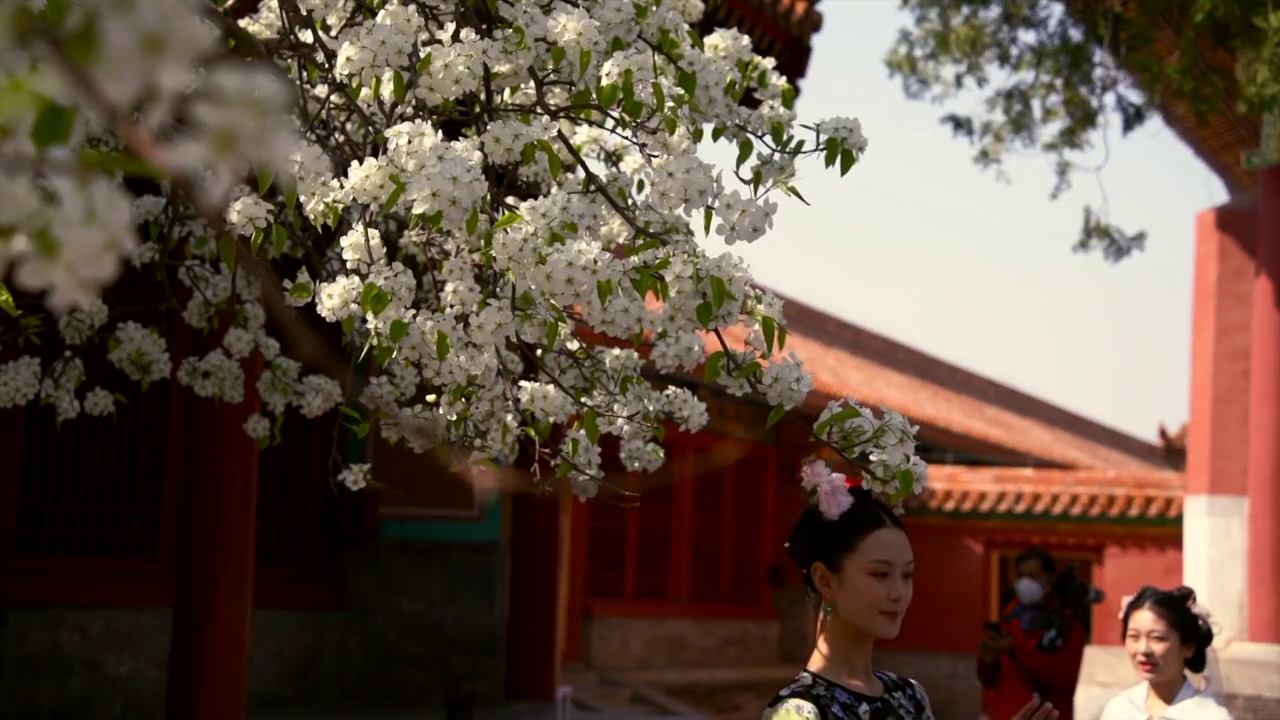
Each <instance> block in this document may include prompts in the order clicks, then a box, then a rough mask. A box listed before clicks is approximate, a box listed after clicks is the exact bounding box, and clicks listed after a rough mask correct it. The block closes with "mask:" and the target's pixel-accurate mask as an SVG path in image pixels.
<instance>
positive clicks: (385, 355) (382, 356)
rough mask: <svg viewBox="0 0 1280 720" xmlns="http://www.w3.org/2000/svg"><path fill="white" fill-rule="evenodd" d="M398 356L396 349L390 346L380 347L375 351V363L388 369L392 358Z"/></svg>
mask: <svg viewBox="0 0 1280 720" xmlns="http://www.w3.org/2000/svg"><path fill="white" fill-rule="evenodd" d="M395 354H396V349H395V348H394V347H392V346H390V345H379V346H378V347H377V348H375V349H374V351H373V361H374V362H376V363H378V367H386V366H387V363H388V362H390V360H391V358H392V357H394V356H395Z"/></svg>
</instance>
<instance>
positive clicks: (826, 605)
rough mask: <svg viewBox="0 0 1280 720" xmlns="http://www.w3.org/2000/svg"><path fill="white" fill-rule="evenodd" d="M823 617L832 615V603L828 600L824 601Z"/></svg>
mask: <svg viewBox="0 0 1280 720" xmlns="http://www.w3.org/2000/svg"><path fill="white" fill-rule="evenodd" d="M822 617H824V618H827V617H831V603H829V602H827V601H826V600H823V601H822Z"/></svg>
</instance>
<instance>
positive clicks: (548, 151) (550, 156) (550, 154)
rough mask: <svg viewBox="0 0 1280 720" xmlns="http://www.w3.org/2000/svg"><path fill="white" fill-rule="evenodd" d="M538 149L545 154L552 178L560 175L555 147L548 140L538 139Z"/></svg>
mask: <svg viewBox="0 0 1280 720" xmlns="http://www.w3.org/2000/svg"><path fill="white" fill-rule="evenodd" d="M538 149H539V150H541V151H542V154H543V155H546V156H547V169H548V170H550V171H551V177H552V178H558V177H560V156H559V155H557V154H556V149H555V147H554V146H553V145H552V144H551V141H549V140H545V139H544V140H539V141H538Z"/></svg>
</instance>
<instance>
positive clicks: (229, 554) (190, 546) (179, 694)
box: [166, 363, 258, 720]
mask: <svg viewBox="0 0 1280 720" xmlns="http://www.w3.org/2000/svg"><path fill="white" fill-rule="evenodd" d="M246 364H247V365H249V366H250V367H249V368H247V375H248V376H250V377H256V376H257V374H258V372H257V369H256V368H253V367H252V366H253V363H246ZM175 391H176V392H181V393H182V394H183V396H184V398H185V400H186V402H183V403H182V405H183V406H185V408H186V412H185V413H183V416H182V417H181V418H180V419H179V430H178V434H177V437H181V438H183V439H184V445H185V455H186V457H185V458H184V461H183V462H181V463H177V464H178V465H180V466H182V476H181V478H180V480H179V481H178V483H177V485H178V487H179V488H180V492H181V500H180V502H181V509H180V517H181V518H182V524H181V525H180V527H179V530H178V536H179V537H178V540H179V551H178V567H177V573H176V575H177V577H176V582H175V595H174V604H173V640H172V646H171V648H170V650H169V688H168V708H167V714H166V717H167V718H168V719H169V720H235V719H236V718H243V717H244V716H245V701H246V696H247V692H248V683H249V628H250V623H251V618H252V614H253V572H254V541H255V534H256V532H255V531H256V529H257V509H258V508H257V505H258V448H257V446H256V445H255V444H254V442H253V440H251V439H250V438H249V436H248V435H247V434H246V433H245V431H244V422H245V420H246V419H247V418H248V417H249V416H250V415H251V414H253V413H254V412H256V411H257V408H258V399H257V396H256V393H254V392H253V388H252V386H251V385H250V386H248V387H246V393H245V400H244V401H243V402H242V403H240V404H239V405H235V406H232V405H227V404H225V403H217V404H215V403H212V402H210V401H208V400H203V399H200V398H197V397H195V396H194V395H193V394H191V393H190V391H188V390H186V389H185V388H183V389H178V388H176V387H175Z"/></svg>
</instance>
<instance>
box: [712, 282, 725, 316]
mask: <svg viewBox="0 0 1280 720" xmlns="http://www.w3.org/2000/svg"><path fill="white" fill-rule="evenodd" d="M728 297H729V288H728V287H726V286H725V284H724V278H722V277H720V276H719V275H712V276H711V307H712V308H714V309H715V311H716V312H719V311H720V308H722V307H724V301H725V300H727V299H728Z"/></svg>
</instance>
